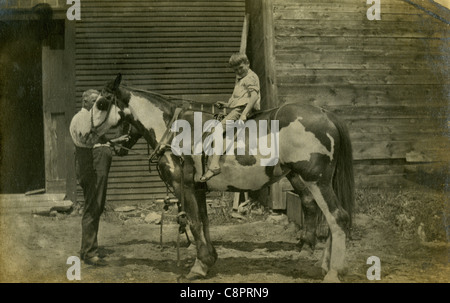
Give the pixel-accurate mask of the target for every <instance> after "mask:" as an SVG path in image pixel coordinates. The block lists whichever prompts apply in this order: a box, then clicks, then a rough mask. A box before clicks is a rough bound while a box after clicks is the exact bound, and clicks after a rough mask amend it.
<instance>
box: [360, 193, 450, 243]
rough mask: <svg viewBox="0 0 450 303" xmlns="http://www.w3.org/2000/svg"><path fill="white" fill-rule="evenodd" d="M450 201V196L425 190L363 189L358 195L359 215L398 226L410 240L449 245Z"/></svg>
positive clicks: (397, 228)
mask: <svg viewBox="0 0 450 303" xmlns="http://www.w3.org/2000/svg"><path fill="white" fill-rule="evenodd" d="M448 198H449V197H448V193H445V192H438V191H433V190H429V189H424V188H417V189H398V190H380V189H377V190H375V189H359V190H357V191H356V211H355V213H362V214H366V215H368V216H370V217H372V218H378V219H381V220H383V221H385V222H386V223H388V224H392V225H394V226H395V230H396V231H398V232H399V233H400V234H401V235H402V237H404V238H406V239H413V238H417V239H421V240H425V241H448V238H449V237H450V235H448V234H447V233H449V232H450V231H449V230H448V227H447V226H448V225H449V223H450V206H449V199H448ZM422 230H423V232H424V233H422V232H421V231H422ZM424 235H425V237H424Z"/></svg>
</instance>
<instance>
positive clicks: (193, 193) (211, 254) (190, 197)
mask: <svg viewBox="0 0 450 303" xmlns="http://www.w3.org/2000/svg"><path fill="white" fill-rule="evenodd" d="M184 192H185V206H186V207H185V211H186V214H187V216H188V219H189V227H190V229H191V232H192V234H193V235H194V239H195V244H196V248H197V258H196V260H195V263H194V265H193V266H192V268H191V270H190V272H189V274H188V276H187V278H188V279H196V278H200V277H201V278H203V277H205V276H206V275H207V273H208V271H209V269H210V268H211V267H212V266H213V265H214V263H215V262H216V260H217V252H216V250H215V248H214V246H213V245H212V243H211V237H210V234H209V220H208V214H207V208H206V196H205V190H204V189H195V188H193V187H191V186H187V187H186V188H185V190H184Z"/></svg>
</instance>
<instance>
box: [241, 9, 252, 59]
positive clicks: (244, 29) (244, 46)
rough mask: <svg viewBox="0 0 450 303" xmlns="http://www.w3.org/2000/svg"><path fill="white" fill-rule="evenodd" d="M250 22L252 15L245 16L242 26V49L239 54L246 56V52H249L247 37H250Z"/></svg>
mask: <svg viewBox="0 0 450 303" xmlns="http://www.w3.org/2000/svg"><path fill="white" fill-rule="evenodd" d="M249 20H250V15H249V14H245V17H244V25H243V26H242V36H241V47H240V49H239V52H240V53H241V54H245V52H246V51H247V37H248V23H249Z"/></svg>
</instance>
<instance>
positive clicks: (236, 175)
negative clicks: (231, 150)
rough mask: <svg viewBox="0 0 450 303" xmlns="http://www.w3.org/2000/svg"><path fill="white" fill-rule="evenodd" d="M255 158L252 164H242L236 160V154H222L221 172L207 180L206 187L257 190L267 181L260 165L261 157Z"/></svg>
mask: <svg viewBox="0 0 450 303" xmlns="http://www.w3.org/2000/svg"><path fill="white" fill-rule="evenodd" d="M253 157H255V158H256V163H255V164H253V165H242V164H240V163H239V162H238V161H237V160H236V156H232V155H224V156H222V159H224V160H225V161H224V162H222V159H221V163H220V164H221V173H220V174H218V175H217V176H214V177H213V178H211V179H210V180H209V181H208V187H209V188H212V189H215V190H222V191H225V190H228V189H229V187H234V188H238V189H244V190H258V189H260V188H261V186H262V185H264V184H266V183H267V182H269V180H270V178H269V176H267V175H266V167H265V166H261V163H260V162H261V157H260V156H253Z"/></svg>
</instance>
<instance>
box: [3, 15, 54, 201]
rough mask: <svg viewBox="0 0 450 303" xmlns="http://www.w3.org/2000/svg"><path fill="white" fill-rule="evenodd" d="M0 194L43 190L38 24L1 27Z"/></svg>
mask: <svg viewBox="0 0 450 303" xmlns="http://www.w3.org/2000/svg"><path fill="white" fill-rule="evenodd" d="M0 26H1V27H0V41H2V43H1V45H0V109H1V110H0V172H1V177H0V192H1V193H24V192H27V191H30V190H36V189H41V188H44V187H45V158H44V127H43V108H42V104H43V102H42V34H41V32H42V24H41V22H40V21H9V22H2V23H1V24H0Z"/></svg>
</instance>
